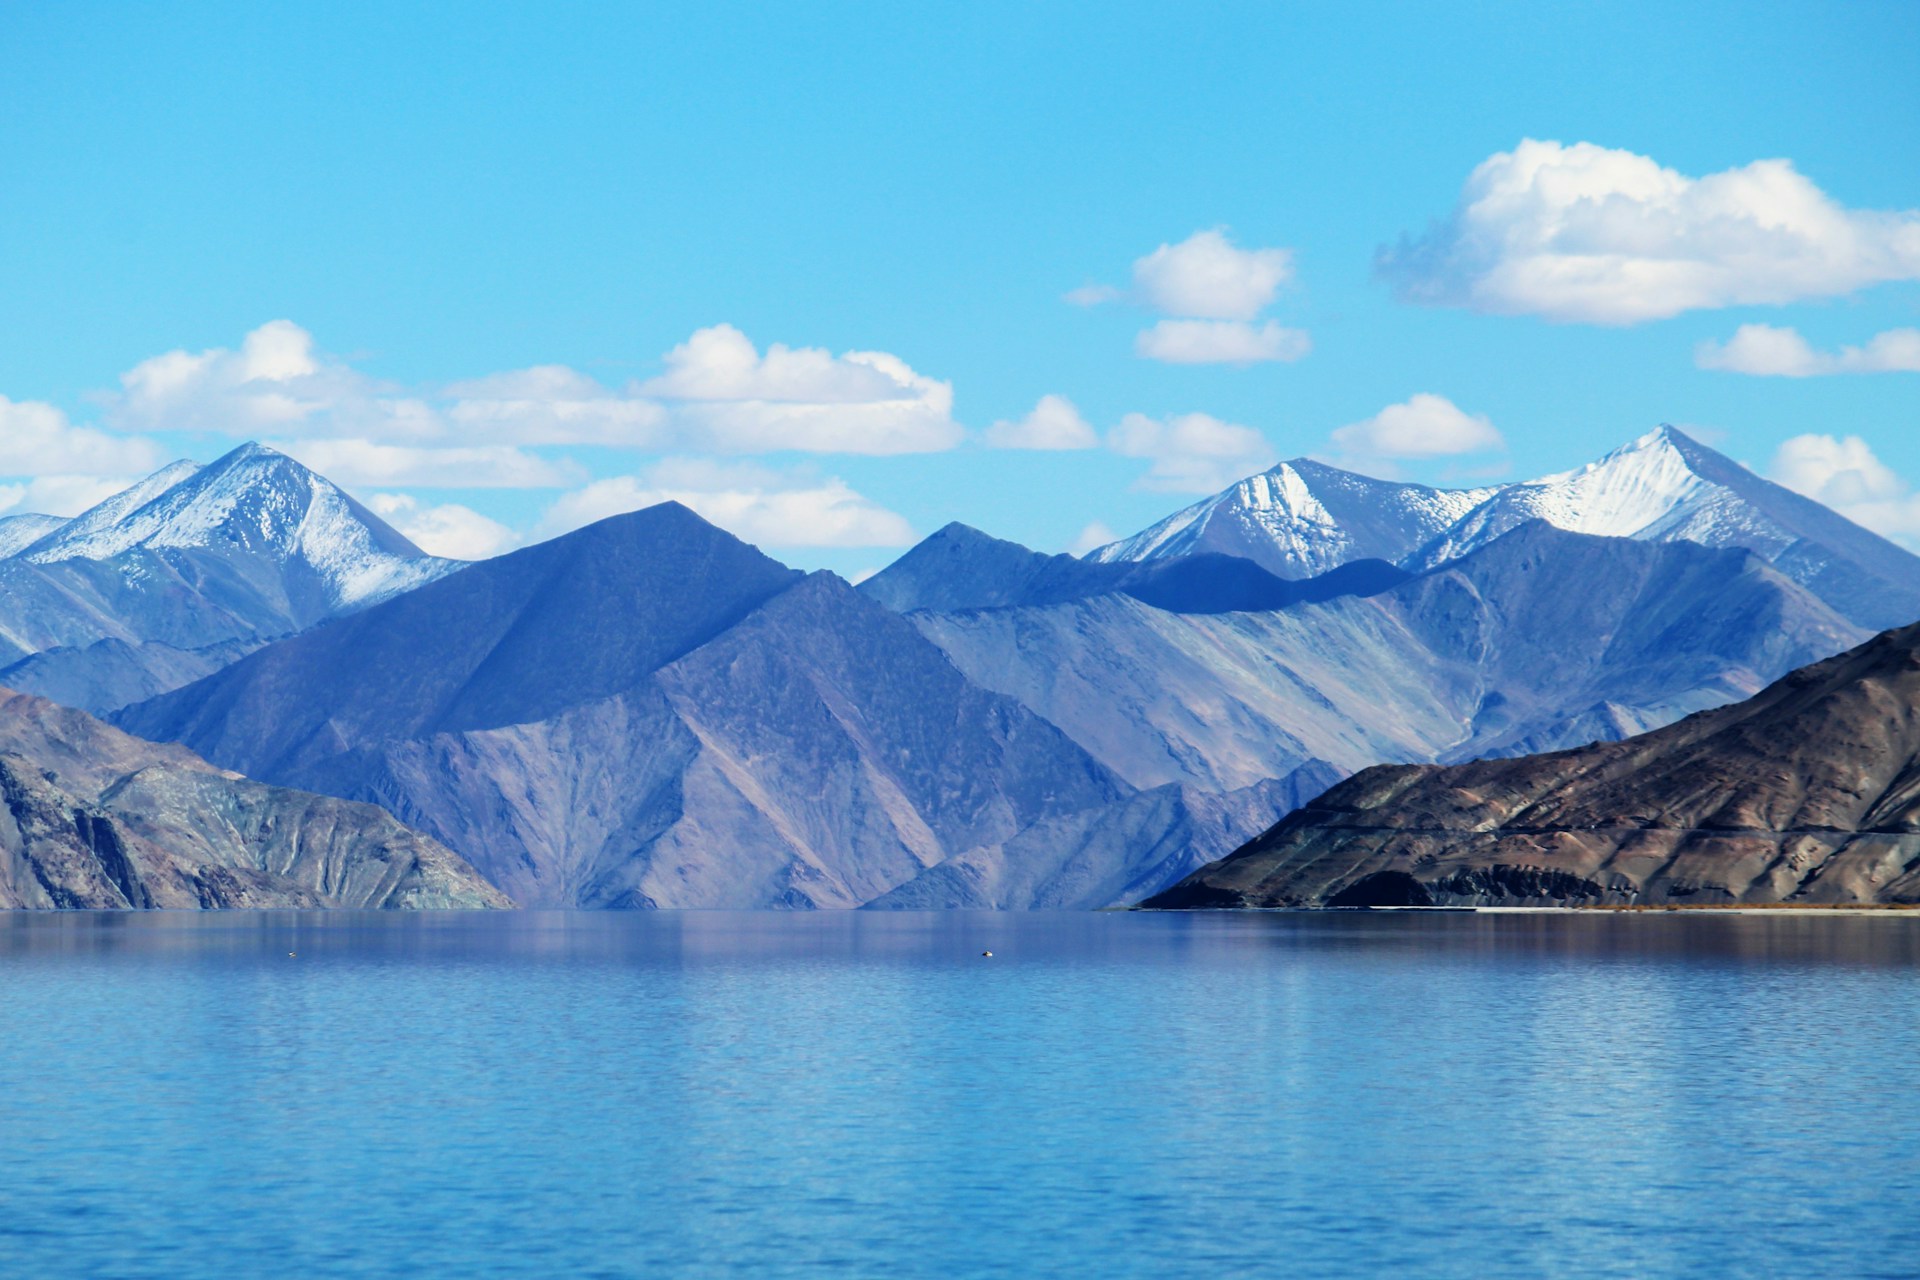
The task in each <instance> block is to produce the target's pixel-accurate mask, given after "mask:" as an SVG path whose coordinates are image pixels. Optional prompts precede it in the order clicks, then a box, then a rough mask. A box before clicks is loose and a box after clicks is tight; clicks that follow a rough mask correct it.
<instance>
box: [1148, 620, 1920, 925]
mask: <svg viewBox="0 0 1920 1280" xmlns="http://www.w3.org/2000/svg"><path fill="white" fill-rule="evenodd" d="M1662 902H1701V903H1720V904H1735V903H1778V902H1802V903H1807V904H1830V903H1864V902H1892V903H1915V902H1920V624H1914V625H1910V626H1908V627H1905V628H1901V629H1897V630H1892V631H1887V632H1882V633H1881V634H1880V635H1878V636H1875V637H1874V638H1873V639H1871V640H1869V641H1867V642H1866V643H1864V644H1862V645H1860V646H1858V647H1856V648H1854V649H1850V650H1848V651H1847V652H1845V653H1842V654H1839V655H1837V656H1835V657H1832V658H1828V659H1826V660H1824V661H1822V662H1819V663H1815V664H1812V665H1810V666H1807V667H1803V668H1800V669H1798V670H1796V671H1794V672H1792V673H1790V674H1788V675H1786V676H1784V677H1782V678H1781V679H1780V680H1777V681H1775V682H1774V683H1772V684H1770V685H1769V686H1768V687H1767V688H1766V689H1764V690H1762V691H1761V692H1760V693H1759V694H1757V695H1755V696H1754V697H1752V698H1750V699H1748V700H1746V701H1744V702H1741V703H1737V704H1734V705H1731V706H1727V707H1721V708H1717V709H1714V710H1709V711H1703V712H1699V713H1697V714H1695V715H1692V716H1688V717H1687V718H1686V719H1684V720H1681V721H1679V722H1677V723H1675V724H1672V725H1669V726H1666V727H1665V728H1662V729H1658V730H1655V731H1653V732H1651V733H1647V734H1643V735H1640V736H1638V737H1634V738H1629V739H1627V740H1625V741H1621V742H1613V743H1596V744H1592V745H1589V746H1585V747H1580V748H1575V749H1573V750H1568V751H1560V752H1552V753H1547V754H1542V755H1534V756H1525V757H1520V758H1515V759H1502V760H1482V761H1476V762H1473V763H1469V764H1464V765H1455V766H1449V767H1440V766H1432V765H1425V766H1405V765H1381V766H1376V767H1375V768H1372V769H1368V770H1365V771H1363V772H1361V773H1359V774H1356V775H1355V776H1354V777H1353V778H1351V779H1349V780H1348V781H1346V782H1344V783H1341V784H1340V785H1339V786H1336V787H1334V788H1332V789H1331V790H1329V791H1328V792H1327V793H1326V794H1325V795H1323V796H1321V797H1320V798H1318V799H1316V800H1314V801H1312V802H1310V803H1308V804H1307V805H1305V806H1303V807H1302V808H1300V809H1299V810H1297V811H1296V812H1294V813H1293V814H1291V815H1289V816H1287V817H1285V818H1283V819H1281V821H1280V822H1278V823H1277V824H1276V825H1275V826H1274V827H1272V828H1271V829H1269V830H1268V831H1267V832H1265V833H1264V834H1262V835H1261V836H1259V837H1258V838H1256V839H1254V840H1252V841H1250V842H1248V843H1247V844H1246V845H1244V846H1242V847H1241V848H1240V849H1238V850H1236V851H1235V852H1233V853H1232V854H1230V855H1228V856H1227V857H1226V858H1224V859H1222V860H1221V861H1219V862H1216V863H1214V864H1212V865H1210V866H1208V867H1205V868H1202V869H1201V870H1199V871H1197V872H1195V873H1194V874H1193V875H1191V876H1189V877H1188V878H1187V879H1185V880H1183V881H1181V882H1180V883H1179V884H1178V885H1175V886H1173V887H1172V888H1170V889H1168V890H1166V891H1164V892H1162V893H1160V894H1158V895H1155V896H1153V897H1151V898H1149V899H1147V900H1146V902H1144V903H1143V904H1142V905H1144V906H1149V907H1166V908H1191V907H1210V906H1315V905H1325V906H1368V905H1498V904H1501V903H1518V904H1538V905H1580V904H1588V905H1600V904H1607V903H1662Z"/></svg>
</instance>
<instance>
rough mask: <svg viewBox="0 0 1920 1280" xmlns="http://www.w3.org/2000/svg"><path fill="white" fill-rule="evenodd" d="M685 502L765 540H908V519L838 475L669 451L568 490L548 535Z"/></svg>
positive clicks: (783, 543) (545, 522) (896, 543)
mask: <svg viewBox="0 0 1920 1280" xmlns="http://www.w3.org/2000/svg"><path fill="white" fill-rule="evenodd" d="M662 502H678V503H681V504H682V505H684V506H687V507H690V508H692V509H693V510H694V511H696V512H698V513H699V514H700V515H701V516H703V517H704V518H706V519H707V520H710V521H712V522H713V523H714V524H717V525H719V526H720V527H721V528H723V529H725V530H727V531H728V532H729V533H732V534H734V535H735V536H736V537H739V538H742V539H744V540H746V541H747V542H751V543H754V544H755V545H757V546H763V547H905V546H910V545H912V543H913V541H914V537H913V527H912V526H911V525H909V524H908V523H907V521H906V519H905V518H904V517H902V516H900V515H898V514H897V513H895V512H892V511H889V510H887V509H886V508H885V507H882V506H880V505H878V504H877V503H875V502H873V501H871V500H870V499H868V498H865V497H863V496H861V495H860V494H859V493H856V492H855V491H854V490H853V489H852V488H851V487H849V486H848V485H847V483H846V482H845V481H844V480H841V479H839V478H837V477H828V478H825V479H821V478H819V477H815V476H811V475H807V474H805V473H793V472H780V471H774V470H770V469H768V468H764V467H756V466H741V465H737V464H736V465H725V464H720V463H715V462H712V461H708V460H703V459H692V458H688V459H669V460H667V461H665V462H662V463H660V464H658V465H656V466H654V467H650V468H648V469H647V471H646V472H644V473H643V474H641V475H638V476H615V477H613V478H611V479H606V480H597V481H595V482H593V483H592V484H589V485H587V486H586V487H585V488H582V489H579V490H577V491H575V492H573V493H569V494H567V495H566V496H564V497H562V498H561V499H560V500H559V501H558V502H556V503H554V504H553V506H552V507H551V508H550V509H549V510H548V512H547V514H546V516H545V517H544V518H543V519H542V521H541V533H542V534H543V535H546V536H551V535H553V534H559V533H565V532H567V531H568V530H571V529H577V528H579V527H581V526H582V525H587V524H591V523H593V522H594V521H596V520H603V519H605V518H606V517H608V516H612V515H619V514H621V513H622V512H627V511H638V510H640V509H641V508H643V507H651V506H654V505H656V504H658V503H662Z"/></svg>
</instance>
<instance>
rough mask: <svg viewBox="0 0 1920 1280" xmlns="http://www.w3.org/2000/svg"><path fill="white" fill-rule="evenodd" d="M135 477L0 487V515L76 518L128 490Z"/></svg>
mask: <svg viewBox="0 0 1920 1280" xmlns="http://www.w3.org/2000/svg"><path fill="white" fill-rule="evenodd" d="M139 478H140V477H138V476H72V475H52V476H35V477H33V478H32V479H31V480H28V481H27V482H26V483H25V484H0V514H4V515H24V514H26V513H28V512H34V513H36V514H39V515H46V516H77V515H79V514H80V513H81V512H83V511H86V510H88V509H89V508H91V507H95V506H98V505H99V504H100V503H102V502H105V501H106V500H107V499H108V498H111V497H112V496H113V495H114V494H116V493H119V492H120V491H122V490H123V489H127V488H129V487H131V486H132V485H133V484H134V482H135V481H137V480H138V479H139Z"/></svg>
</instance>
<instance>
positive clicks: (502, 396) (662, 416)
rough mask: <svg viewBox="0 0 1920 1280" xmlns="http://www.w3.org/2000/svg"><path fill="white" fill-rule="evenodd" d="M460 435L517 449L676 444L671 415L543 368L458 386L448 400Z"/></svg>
mask: <svg viewBox="0 0 1920 1280" xmlns="http://www.w3.org/2000/svg"><path fill="white" fill-rule="evenodd" d="M440 395H441V397H442V398H443V399H444V400H445V401H446V406H445V410H444V413H445V417H446V420H447V422H448V423H449V424H450V425H451V427H452V430H453V432H454V434H456V435H457V436H458V437H459V438H460V439H462V440H466V441H482V440H485V441H500V442H505V443H511V444H516V445H565V444H587V445H613V446H626V447H635V448H645V447H648V446H653V445H658V444H661V443H663V442H665V440H666V439H667V437H668V434H669V423H668V421H667V411H666V409H665V408H663V407H662V406H661V405H659V404H657V403H655V402H654V401H651V400H643V399H640V398H638V397H636V396H633V395H630V394H621V393H619V392H615V391H612V390H609V389H608V388H606V387H604V386H601V385H600V384H599V383H598V382H596V381H594V380H593V379H592V378H590V377H588V376H587V375H586V374H584V373H580V372H578V371H577V370H574V369H569V368H567V367H566V366H565V365H557V364H553V365H539V366H536V367H534V368H531V369H515V370H512V371H509V372H506V373H494V374H489V375H487V376H486V377H484V378H474V379H470V380H469V381H466V382H456V383H453V384H452V385H450V386H447V387H444V388H442V389H441V392H440Z"/></svg>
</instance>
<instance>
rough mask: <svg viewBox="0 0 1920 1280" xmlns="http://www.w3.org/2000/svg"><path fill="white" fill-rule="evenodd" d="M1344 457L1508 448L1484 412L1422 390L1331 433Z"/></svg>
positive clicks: (1420, 455)
mask: <svg viewBox="0 0 1920 1280" xmlns="http://www.w3.org/2000/svg"><path fill="white" fill-rule="evenodd" d="M1331 441H1332V444H1333V447H1334V449H1335V450H1337V451H1338V452H1339V454H1340V455H1341V456H1342V457H1343V458H1345V459H1352V460H1359V461H1365V460H1369V459H1395V458H1442V457H1452V456H1456V455H1459V454H1466V453H1485V452H1488V451H1490V450H1494V449H1504V448H1506V444H1507V442H1506V441H1505V440H1504V439H1503V438H1501V435H1500V432H1499V431H1497V430H1496V429H1495V428H1494V425H1493V423H1492V422H1491V421H1490V420H1489V419H1488V418H1487V416H1486V415H1485V414H1479V413H1468V412H1467V411H1466V410H1464V409H1462V408H1460V406H1458V405H1456V404H1455V403H1454V402H1453V401H1451V400H1449V399H1447V398H1446V397H1445V396H1437V395H1434V394H1432V393H1431V392H1426V391H1423V392H1420V393H1419V394H1417V395H1414V396H1410V397H1408V398H1407V400H1406V401H1405V402H1403V403H1401V404H1390V405H1388V406H1387V407H1386V408H1384V409H1382V410H1381V411H1380V412H1378V413H1376V414H1374V415H1373V416H1372V417H1371V418H1363V419H1361V420H1360V421H1359V422H1349V423H1348V424H1347V425H1346V426H1344V427H1340V428H1338V429H1336V430H1335V431H1334V433H1333V435H1332V437H1331Z"/></svg>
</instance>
